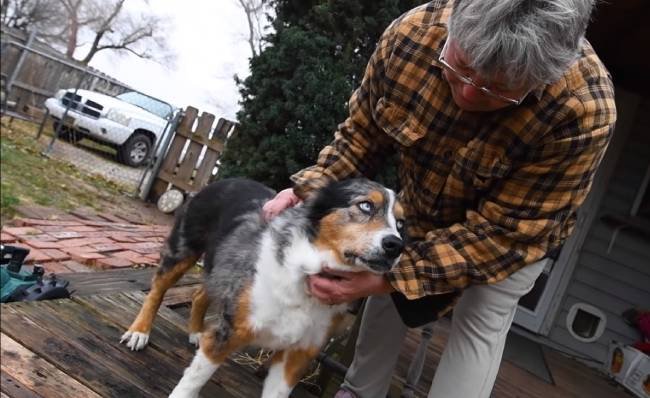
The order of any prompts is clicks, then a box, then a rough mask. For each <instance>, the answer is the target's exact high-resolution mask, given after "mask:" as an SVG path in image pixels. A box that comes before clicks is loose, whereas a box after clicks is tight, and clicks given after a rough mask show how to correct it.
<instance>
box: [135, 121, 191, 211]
mask: <svg viewBox="0 0 650 398" xmlns="http://www.w3.org/2000/svg"><path fill="white" fill-rule="evenodd" d="M183 115H185V111H184V110H179V111H178V112H177V113H176V115H174V118H173V119H172V120H170V121H169V122H168V123H167V127H165V130H164V132H165V134H163V136H164V137H161V139H160V140H159V142H158V145H156V147H155V148H154V150H153V154H154V156H155V159H156V160H155V162H154V163H153V165H152V166H151V167H150V168H149V169H148V170H147V171H145V172H144V173H143V174H142V179H141V180H140V184H139V185H138V196H139V197H140V199H142V200H147V197H148V196H149V192H150V191H151V186H152V185H153V182H154V180H155V179H156V176H157V175H158V171H159V170H160V166H161V165H162V162H163V160H164V159H165V154H166V152H167V149H168V148H169V144H170V143H171V140H172V138H173V137H174V133H175V132H176V127H178V123H179V122H180V120H181V119H182V118H183ZM158 148H160V149H158ZM145 180H146V181H145Z"/></svg>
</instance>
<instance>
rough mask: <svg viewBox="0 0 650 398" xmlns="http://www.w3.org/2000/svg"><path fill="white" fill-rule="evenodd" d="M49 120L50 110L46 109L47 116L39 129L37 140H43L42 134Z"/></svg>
mask: <svg viewBox="0 0 650 398" xmlns="http://www.w3.org/2000/svg"><path fill="white" fill-rule="evenodd" d="M49 118H50V110H49V109H48V108H45V116H43V121H42V122H41V125H40V126H39V127H38V134H36V139H37V140H38V139H39V138H41V134H43V128H44V127H45V123H47V120H48V119H49Z"/></svg>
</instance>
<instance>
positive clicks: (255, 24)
mask: <svg viewBox="0 0 650 398" xmlns="http://www.w3.org/2000/svg"><path fill="white" fill-rule="evenodd" d="M266 1H267V0H237V2H238V3H239V6H240V7H241V8H242V9H243V10H244V13H245V14H246V20H247V22H248V39H247V41H248V45H249V47H250V48H251V52H252V55H253V56H256V55H258V54H259V52H260V51H261V50H262V34H263V32H262V30H263V28H262V23H261V19H262V17H263V15H264V11H265V6H266Z"/></svg>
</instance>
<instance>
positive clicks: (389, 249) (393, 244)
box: [381, 235, 404, 258]
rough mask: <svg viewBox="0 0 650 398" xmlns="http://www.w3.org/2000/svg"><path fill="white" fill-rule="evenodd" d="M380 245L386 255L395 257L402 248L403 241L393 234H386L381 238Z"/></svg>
mask: <svg viewBox="0 0 650 398" xmlns="http://www.w3.org/2000/svg"><path fill="white" fill-rule="evenodd" d="M381 247H382V248H383V249H384V253H386V256H388V257H390V258H397V256H399V255H400V253H401V252H402V249H403V248H404V242H403V241H402V239H400V238H399V237H397V236H395V235H388V236H386V237H384V238H383V239H382V240H381Z"/></svg>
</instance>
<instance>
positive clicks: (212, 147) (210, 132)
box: [148, 107, 235, 201]
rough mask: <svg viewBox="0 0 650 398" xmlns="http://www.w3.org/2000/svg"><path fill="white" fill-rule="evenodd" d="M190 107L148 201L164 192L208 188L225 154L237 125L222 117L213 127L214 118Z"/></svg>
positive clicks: (195, 190) (154, 199)
mask: <svg viewBox="0 0 650 398" xmlns="http://www.w3.org/2000/svg"><path fill="white" fill-rule="evenodd" d="M198 113H199V112H198V110H197V109H196V108H193V107H188V108H187V109H186V110H185V112H184V115H183V117H182V119H181V121H180V123H179V124H178V127H177V128H176V132H175V134H174V137H173V139H172V142H171V144H170V146H169V150H168V151H167V155H166V156H165V159H164V160H163V162H162V165H161V167H160V170H159V171H158V173H157V176H156V177H155V179H154V182H153V185H152V186H151V190H150V191H149V195H148V199H149V200H153V201H156V200H158V198H159V197H160V195H162V194H163V193H164V192H165V191H167V190H169V189H171V188H175V189H178V190H180V191H182V192H185V193H194V192H198V191H199V190H201V188H203V187H205V186H206V185H207V184H208V183H209V182H210V181H211V180H212V177H213V174H214V171H215V168H216V167H217V161H218V160H219V158H220V157H221V154H222V153H223V149H224V144H225V142H226V138H227V137H228V134H229V133H230V132H231V130H232V129H233V128H234V127H235V123H234V122H232V121H229V120H226V119H223V118H220V119H219V121H218V122H217V123H216V126H214V128H213V125H214V121H215V116H214V115H212V114H210V113H206V112H203V113H201V116H198Z"/></svg>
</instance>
